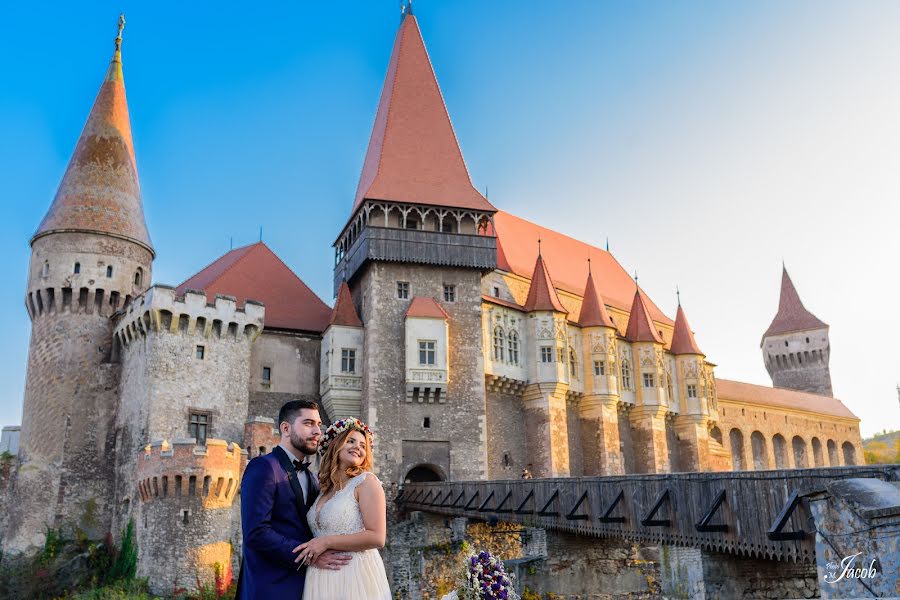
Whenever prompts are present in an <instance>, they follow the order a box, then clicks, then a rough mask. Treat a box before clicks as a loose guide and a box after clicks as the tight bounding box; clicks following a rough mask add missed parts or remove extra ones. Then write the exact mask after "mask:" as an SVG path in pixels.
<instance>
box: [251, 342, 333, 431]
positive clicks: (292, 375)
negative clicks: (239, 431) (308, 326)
mask: <svg viewBox="0 0 900 600" xmlns="http://www.w3.org/2000/svg"><path fill="white" fill-rule="evenodd" d="M321 341H322V338H321V336H319V335H316V334H301V333H294V332H286V331H268V330H263V332H262V335H260V336H259V338H258V339H257V340H256V343H255V344H253V350H252V351H251V353H250V366H249V385H250V405H249V409H248V413H247V414H248V415H249V416H250V417H267V418H270V419H273V420H277V419H278V410H279V409H280V408H281V405H282V404H284V403H285V402H287V401H288V400H296V399H303V400H314V401H316V402H318V401H319V377H318V375H319V351H320V347H321ZM263 367H267V368H269V369H270V371H269V373H270V377H271V378H270V380H269V381H268V382H266V381H265V380H264V379H263Z"/></svg>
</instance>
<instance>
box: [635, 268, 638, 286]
mask: <svg viewBox="0 0 900 600" xmlns="http://www.w3.org/2000/svg"><path fill="white" fill-rule="evenodd" d="M637 284H638V278H637V269H635V270H634V285H635V286H637Z"/></svg>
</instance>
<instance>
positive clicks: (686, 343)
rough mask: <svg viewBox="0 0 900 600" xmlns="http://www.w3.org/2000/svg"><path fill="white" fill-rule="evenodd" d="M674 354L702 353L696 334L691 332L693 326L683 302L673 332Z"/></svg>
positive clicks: (672, 348) (672, 349) (679, 307)
mask: <svg viewBox="0 0 900 600" xmlns="http://www.w3.org/2000/svg"><path fill="white" fill-rule="evenodd" d="M671 351H672V354H700V355H703V356H705V355H704V354H703V352H702V351H701V350H700V346H698V345H697V342H696V340H694V334H693V332H691V326H690V325H689V324H688V320H687V316H686V315H685V314H684V309H683V308H681V303H680V302H679V303H678V313H677V314H676V315H675V331H674V332H673V333H672V347H671Z"/></svg>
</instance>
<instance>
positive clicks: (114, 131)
mask: <svg viewBox="0 0 900 600" xmlns="http://www.w3.org/2000/svg"><path fill="white" fill-rule="evenodd" d="M124 27H125V17H124V15H121V16H119V30H118V35H117V36H116V39H115V50H114V52H113V56H112V60H110V63H109V69H108V70H107V72H106V77H105V78H104V80H103V84H102V85H101V86H100V92H99V93H98V94H97V98H96V100H94V106H93V108H91V113H90V115H89V116H88V119H87V123H85V125H84V129H83V130H82V132H81V136H80V137H79V139H78V143H77V144H76V146H75V151H74V152H73V153H72V158H71V159H70V160H69V165H68V167H66V173H65V175H63V179H62V182H61V183H60V184H59V189H58V190H57V192H56V197H55V198H54V199H53V204H52V205H51V206H50V209H49V210H48V211H47V214H46V215H45V216H44V220H43V221H41V224H40V226H39V227H38V229H37V231H36V232H35V234H34V237H33V238H32V239H31V241H32V243H33V242H34V240H36V239H37V238H39V237H41V236H44V235H47V234H49V233H53V232H58V231H86V232H92V233H101V234H107V235H111V236H115V237H120V238H124V239H127V240H131V241H133V242H136V243H138V244H140V245H142V246H144V247H146V248H147V249H148V250H149V251H150V252H151V254H152V253H153V246H152V245H151V243H150V235H149V233H148V232H147V224H146V222H145V221H144V209H143V205H142V203H141V188H140V183H139V182H138V173H137V164H136V162H135V158H134V145H133V143H132V139H131V122H130V121H129V118H128V103H127V101H126V98H125V79H124V77H123V75H122V30H123V28H124Z"/></svg>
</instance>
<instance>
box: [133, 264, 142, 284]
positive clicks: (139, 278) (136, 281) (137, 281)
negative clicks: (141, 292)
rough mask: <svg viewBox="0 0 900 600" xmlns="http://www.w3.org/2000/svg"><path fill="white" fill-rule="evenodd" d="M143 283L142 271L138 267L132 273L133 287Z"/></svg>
mask: <svg viewBox="0 0 900 600" xmlns="http://www.w3.org/2000/svg"><path fill="white" fill-rule="evenodd" d="M143 281H144V270H143V269H141V268H140V267H139V268H138V270H137V271H135V272H134V285H141V283H142V282H143Z"/></svg>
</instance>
